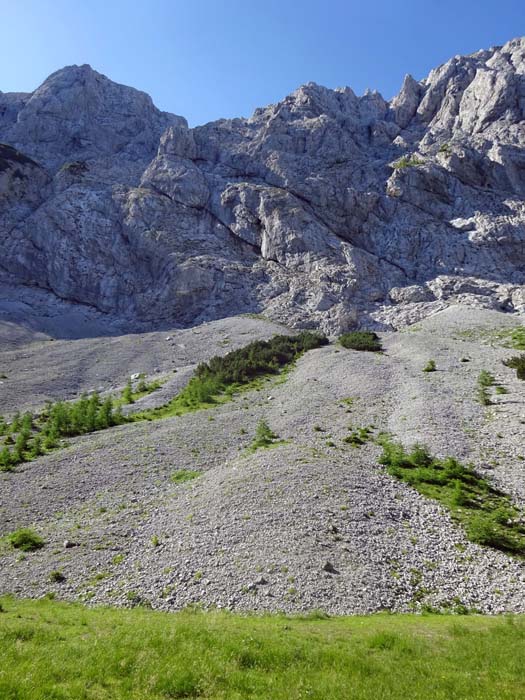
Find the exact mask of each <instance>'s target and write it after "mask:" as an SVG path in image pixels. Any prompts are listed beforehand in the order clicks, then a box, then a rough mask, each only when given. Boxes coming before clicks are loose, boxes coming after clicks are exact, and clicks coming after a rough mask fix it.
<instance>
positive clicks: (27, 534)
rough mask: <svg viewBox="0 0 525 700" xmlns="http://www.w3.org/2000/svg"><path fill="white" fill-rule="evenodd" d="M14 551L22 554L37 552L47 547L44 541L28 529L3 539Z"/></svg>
mask: <svg viewBox="0 0 525 700" xmlns="http://www.w3.org/2000/svg"><path fill="white" fill-rule="evenodd" d="M2 539H3V540H4V541H5V542H7V544H8V545H9V546H10V547H11V548H12V549H19V550H20V551H22V552H35V551H36V550H37V549H42V547H43V546H44V545H45V542H44V540H43V539H42V538H41V537H40V535H37V533H36V532H35V531H34V530H31V529H30V528H28V527H24V528H20V529H19V530H15V531H14V532H11V533H9V534H8V535H6V536H5V537H3V538H2Z"/></svg>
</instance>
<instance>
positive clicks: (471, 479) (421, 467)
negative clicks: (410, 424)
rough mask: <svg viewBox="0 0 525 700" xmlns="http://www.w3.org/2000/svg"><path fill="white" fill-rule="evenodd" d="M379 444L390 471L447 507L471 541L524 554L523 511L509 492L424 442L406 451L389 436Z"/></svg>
mask: <svg viewBox="0 0 525 700" xmlns="http://www.w3.org/2000/svg"><path fill="white" fill-rule="evenodd" d="M379 443H380V444H381V446H382V447H383V454H382V455H381V457H380V460H379V461H380V463H381V464H383V465H385V466H386V468H387V471H388V473H389V474H391V475H392V476H394V477H395V478H396V479H400V480H401V481H404V482H405V483H406V484H409V485H410V486H412V487H413V488H415V489H417V490H418V491H419V492H420V493H422V494H423V495H424V496H428V497H429V498H433V499H435V500H437V501H439V503H441V504H442V505H444V506H445V507H446V508H448V510H450V512H451V515H452V517H453V518H454V519H455V520H457V521H458V522H460V523H461V524H462V525H463V526H464V528H465V531H466V534H467V537H468V538H469V539H470V540H471V541H472V542H476V543H478V544H483V545H486V546H488V547H492V548H494V549H500V550H503V551H505V552H507V553H510V554H514V555H517V556H520V557H524V556H525V525H524V524H523V522H522V517H523V514H522V513H520V511H519V510H518V509H517V508H516V507H515V506H514V505H513V504H512V503H511V501H510V499H509V497H508V496H507V495H505V494H504V493H502V492H501V491H498V490H497V489H495V488H493V487H492V486H491V485H490V483H489V482H488V481H487V480H486V479H484V478H483V477H481V476H479V475H478V474H476V472H475V471H474V470H473V469H471V468H470V467H465V466H463V465H462V464H460V463H459V462H458V461H457V460H455V459H454V458H453V457H447V458H446V459H436V458H435V457H432V456H431V455H430V454H429V452H428V450H427V449H426V448H425V447H424V446H422V445H414V446H413V447H412V449H411V450H409V451H406V450H405V449H404V447H403V446H402V445H401V444H400V443H397V442H393V441H392V440H391V439H390V438H389V437H386V436H382V437H381V438H380V440H379Z"/></svg>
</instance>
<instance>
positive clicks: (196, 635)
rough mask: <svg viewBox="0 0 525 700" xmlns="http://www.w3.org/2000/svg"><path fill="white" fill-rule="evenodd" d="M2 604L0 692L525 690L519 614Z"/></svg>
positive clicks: (15, 696)
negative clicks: (291, 613)
mask: <svg viewBox="0 0 525 700" xmlns="http://www.w3.org/2000/svg"><path fill="white" fill-rule="evenodd" d="M2 607H3V610H4V611H3V612H1V613H0V697H1V698H2V700H26V699H27V700H44V699H45V700H76V699H78V698H82V699H90V700H91V699H93V700H95V699H97V700H98V699H101V698H112V699H117V700H118V699H120V698H122V699H124V698H126V700H139V699H140V700H145V699H148V700H149V699H152V700H156V699H163V698H225V699H228V700H241V699H242V700H246V699H247V698H261V699H263V698H264V700H268V699H277V698H287V699H289V700H294V699H296V698H297V699H299V698H316V699H318V700H328V699H329V700H334V699H337V698H344V699H345V700H347V699H349V698H352V700H364V699H368V698H370V700H372V699H373V700H377V699H378V698H381V699H382V700H394V699H396V698H400V699H401V698H402V699H403V700H418V699H419V698H421V700H423V699H424V700H441V699H442V700H445V699H447V700H449V699H452V698H454V700H461V699H463V698H469V700H470V699H478V698H479V699H480V700H481V699H483V700H488V699H490V698H494V700H496V699H497V700H516V699H517V698H522V697H525V670H524V667H523V650H524V648H525V620H524V619H523V618H522V617H508V618H488V617H481V616H468V617H453V616H445V615H429V616H422V617H415V616H409V615H375V616H370V617H351V618H330V619H320V616H317V617H316V616H311V618H310V619H308V618H290V617H284V616H263V617H253V616H250V617H249V616H246V617H244V616H239V615H233V614H227V613H220V612H207V613H203V612H182V613H176V614H166V613H159V612H153V611H150V610H145V609H139V608H135V609H132V610H115V609H109V608H98V609H87V608H84V607H81V606H79V605H72V604H64V603H57V602H55V601H49V600H45V601H27V600H23V601H22V600H14V599H11V598H7V599H3V600H2Z"/></svg>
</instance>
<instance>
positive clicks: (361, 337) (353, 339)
mask: <svg viewBox="0 0 525 700" xmlns="http://www.w3.org/2000/svg"><path fill="white" fill-rule="evenodd" d="M339 342H340V343H341V345H342V346H343V347H344V348H347V349H349V350H368V351H370V352H379V351H380V350H381V342H380V340H379V336H378V335H377V333H374V332H373V331H350V332H348V333H343V335H341V336H340V337H339Z"/></svg>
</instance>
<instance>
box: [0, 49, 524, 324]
mask: <svg viewBox="0 0 525 700" xmlns="http://www.w3.org/2000/svg"><path fill="white" fill-rule="evenodd" d="M524 123H525V39H514V40H512V41H510V42H508V43H507V44H505V45H504V46H502V47H494V48H491V49H489V50H481V51H478V52H476V53H474V54H471V55H470V56H466V57H458V56H456V57H454V58H452V59H450V60H449V61H447V62H446V63H444V64H443V65H441V66H439V67H438V68H436V69H434V70H433V71H431V72H430V74H429V75H428V77H427V78H425V79H423V80H421V81H416V80H414V78H412V77H411V76H409V75H407V76H406V77H405V79H404V81H403V85H402V88H401V90H400V92H399V94H398V95H396V96H395V97H394V98H393V99H392V100H390V101H386V100H385V99H384V98H383V97H382V96H381V95H380V94H379V93H377V92H369V91H367V92H366V93H365V94H364V95H363V96H361V97H357V96H356V95H355V94H354V92H353V91H352V90H351V88H348V87H345V88H337V89H335V90H332V89H330V88H324V87H322V86H319V85H316V84H315V83H307V84H306V85H303V86H300V87H299V88H298V89H297V90H296V91H294V92H293V93H292V94H291V95H288V96H287V97H285V98H284V99H283V100H281V101H280V102H278V103H276V104H274V105H269V106H267V107H262V108H258V109H256V110H255V111H254V113H253V115H252V116H251V117H249V118H247V119H245V118H237V119H230V120H228V119H223V120H218V121H216V122H210V123H208V124H204V125H202V126H198V127H194V128H191V129H190V128H188V125H187V122H186V120H185V119H184V118H183V117H179V116H177V115H172V114H170V113H167V112H161V111H160V110H158V109H157V108H156V107H155V106H154V104H153V102H152V100H151V98H150V97H149V96H147V95H146V94H145V93H143V92H140V91H138V90H135V89H134V88H128V87H127V86H122V85H119V84H116V83H113V82H112V81H110V80H109V79H108V78H106V77H105V76H103V75H102V74H100V73H97V72H96V71H95V70H93V69H92V68H91V67H89V66H87V65H84V66H68V67H65V68H63V69H60V70H58V71H56V72H55V73H53V74H52V75H51V76H49V78H47V79H46V81H44V83H43V84H42V85H41V86H40V87H39V88H37V90H35V91H34V92H33V93H0V142H3V143H4V144H6V146H8V147H11V148H14V149H16V151H18V152H19V153H21V154H22V155H23V156H25V157H28V158H29V159H32V160H33V161H35V164H32V163H30V162H24V163H20V162H19V161H18V160H16V159H15V160H13V159H12V157H11V156H12V152H10V151H9V150H6V148H5V147H3V150H2V153H1V154H0V157H1V158H2V161H1V162H2V163H4V165H3V166H2V167H0V246H1V249H2V251H3V253H4V255H3V262H2V264H1V267H0V283H3V284H9V285H15V286H16V285H23V286H24V287H25V288H26V289H28V288H29V289H32V288H34V289H35V290H36V289H38V290H47V291H48V292H49V293H50V295H51V297H56V298H60V299H64V300H66V301H69V302H73V303H75V304H80V305H84V306H91V307H93V308H95V309H97V310H98V311H99V312H102V313H103V314H105V315H106V316H107V317H108V318H112V319H113V318H114V319H115V321H117V320H122V319H125V320H126V321H128V322H130V323H135V324H137V326H138V325H140V324H141V323H142V324H143V323H150V324H151V325H153V326H155V325H159V324H162V323H166V322H169V323H175V324H179V325H181V326H187V325H192V324H194V323H200V322H202V321H206V320H212V319H215V318H220V317H224V316H230V315H234V314H236V313H242V312H257V313H264V314H265V315H267V316H269V317H270V318H273V319H275V320H280V321H283V322H285V323H287V324H288V325H290V326H292V327H320V328H322V329H323V330H325V331H327V332H331V333H334V332H339V331H341V330H346V329H348V328H352V327H355V326H359V325H366V326H374V327H379V328H398V327H403V326H404V325H407V324H409V323H412V322H414V321H417V320H419V319H421V318H424V317H425V316H427V315H430V314H432V313H435V312H436V311H439V310H441V309H443V308H446V306H447V305H449V304H450V303H466V304H469V305H473V306H482V307H486V308H493V309H501V310H506V311H513V312H518V313H522V312H523V311H524V310H525V274H524V272H523V263H524V262H525V253H524V240H525V204H524V197H525V150H524V148H525V127H524ZM10 154H11V155H10Z"/></svg>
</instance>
